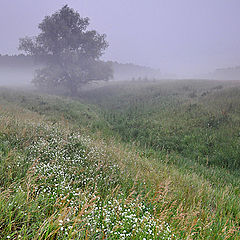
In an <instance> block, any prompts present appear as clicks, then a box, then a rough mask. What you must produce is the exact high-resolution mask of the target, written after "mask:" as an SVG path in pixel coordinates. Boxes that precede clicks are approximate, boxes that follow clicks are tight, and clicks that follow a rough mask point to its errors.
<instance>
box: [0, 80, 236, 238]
mask: <svg viewBox="0 0 240 240" xmlns="http://www.w3.org/2000/svg"><path fill="white" fill-rule="evenodd" d="M239 98H240V83H239V82H236V81H235V82H234V81H232V82H223V81H200V80H199V81H197V80H194V81H193V80H192V81H190V80H189V81H152V82H150V81H148V82H143V81H142V82H137V83H136V82H125V83H121V82H112V83H109V84H103V85H99V86H97V87H96V86H95V87H94V88H88V89H85V90H84V91H82V92H81V94H80V97H79V98H76V99H74V100H73V99H68V98H65V97H56V96H49V95H44V94H41V93H37V92H29V91H16V90H10V89H4V88H2V89H1V91H0V106H1V107H0V117H1V124H0V156H1V162H0V171H1V172H0V174H1V176H2V178H1V180H0V190H1V192H0V238H1V239H240V233H239V230H238V229H239V218H240V215H239V213H240V200H239V193H240V188H239V186H240V175H239V168H240V162H239V155H240V149H239V146H240V145H239V141H240V139H239V130H240V109H239Z"/></svg>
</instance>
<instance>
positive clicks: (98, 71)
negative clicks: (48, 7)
mask: <svg viewBox="0 0 240 240" xmlns="http://www.w3.org/2000/svg"><path fill="white" fill-rule="evenodd" d="M88 26H89V18H82V17H80V15H79V13H78V12H76V11H74V10H73V9H72V8H69V7H68V6H67V5H66V6H64V7H63V8H61V9H60V10H59V11H57V12H55V13H54V14H52V15H51V16H46V17H45V18H44V19H43V21H42V22H41V23H40V24H39V26H38V28H39V29H40V34H39V35H38V36H36V37H32V38H30V37H25V38H21V39H20V42H19V50H22V51H24V52H25V53H26V54H28V55H31V56H34V57H36V58H37V59H38V60H40V61H41V62H43V63H44V65H43V66H44V67H43V68H41V69H38V70H37V71H36V74H35V78H34V79H33V83H34V84H35V85H36V86H39V87H53V88H54V87H57V86H63V87H65V88H67V89H69V90H70V92H71V94H72V95H76V94H77V89H78V88H79V86H81V85H82V84H85V83H88V82H90V81H96V80H108V79H109V78H110V77H111V76H112V70H111V67H110V66H109V64H107V63H104V62H102V61H100V60H99V58H100V57H101V56H102V54H103V52H104V50H105V49H106V48H107V47H108V44H107V42H106V40H105V38H106V35H105V34H99V33H98V32H96V31H95V30H91V31H89V30H87V27H88Z"/></svg>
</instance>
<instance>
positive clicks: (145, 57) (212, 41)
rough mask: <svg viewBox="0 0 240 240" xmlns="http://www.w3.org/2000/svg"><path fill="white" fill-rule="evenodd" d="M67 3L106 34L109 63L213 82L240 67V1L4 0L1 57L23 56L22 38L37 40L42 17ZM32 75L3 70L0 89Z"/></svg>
mask: <svg viewBox="0 0 240 240" xmlns="http://www.w3.org/2000/svg"><path fill="white" fill-rule="evenodd" d="M64 4H69V6H70V7H72V8H74V9H75V10H77V11H78V12H79V13H80V15H81V16H82V17H89V18H90V23H91V25H90V27H91V28H93V29H96V30H97V31H99V32H100V33H106V35H107V41H108V43H109V48H108V49H107V50H106V53H105V54H104V56H103V58H102V59H103V60H105V61H117V62H119V63H125V64H126V63H133V64H136V65H141V66H147V67H150V68H155V69H160V70H161V76H162V77H169V76H174V77H175V76H176V77H179V78H181V77H187V78H189V77H202V78H208V77H210V78H215V77H214V76H215V75H214V72H215V70H216V69H224V68H226V69H229V68H232V69H235V67H237V66H239V65H240V29H239V23H240V14H239V9H240V1H239V0H211V1H209V0H181V1H179V0H149V1H139V0H121V1H112V0H101V1H96V0H81V1H78V0H72V1H66V0H65V1H63V0H51V1H47V0H42V1H32V0H21V1H19V0H11V1H1V3H0V29H1V41H0V54H2V55H4V54H10V55H11V54H19V53H20V52H19V51H18V41H19V38H20V37H24V36H34V35H37V34H38V33H39V31H38V29H37V26H38V24H39V23H40V22H41V21H42V19H43V18H44V16H46V15H51V14H52V13H53V12H55V11H56V10H58V9H59V8H61V7H62V6H63V5H64ZM233 71H234V70H233ZM218 74H219V71H218ZM32 75H33V69H32V68H27V69H26V68H25V69H19V68H18V69H16V70H15V71H14V72H13V71H11V70H9V71H8V68H5V67H1V66H0V84H2V82H3V81H5V82H6V83H17V82H20V81H23V82H29V81H30V79H31V77H32ZM223 75H224V74H223ZM235 75H236V74H235ZM235 75H234V74H232V76H235ZM238 76H239V75H238V74H237V75H236V78H238ZM143 77H144V76H143ZM226 78H228V75H226ZM239 78H240V77H239ZM3 79H4V80H3ZM16 79H18V80H16Z"/></svg>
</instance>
